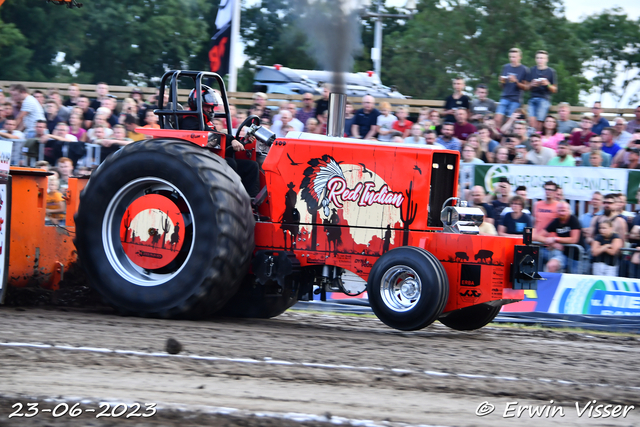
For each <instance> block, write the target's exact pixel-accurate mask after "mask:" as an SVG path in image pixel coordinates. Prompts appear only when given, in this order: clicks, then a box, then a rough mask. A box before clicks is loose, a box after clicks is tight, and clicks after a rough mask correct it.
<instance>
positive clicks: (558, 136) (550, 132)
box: [542, 116, 564, 151]
mask: <svg viewBox="0 0 640 427" xmlns="http://www.w3.org/2000/svg"><path fill="white" fill-rule="evenodd" d="M560 141H564V134H562V133H560V132H558V121H557V120H556V118H555V117H553V116H547V117H546V118H545V119H544V124H543V126H542V146H543V147H549V148H551V149H553V151H558V143H559V142H560Z"/></svg>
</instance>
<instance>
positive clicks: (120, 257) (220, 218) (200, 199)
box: [75, 140, 255, 317]
mask: <svg viewBox="0 0 640 427" xmlns="http://www.w3.org/2000/svg"><path fill="white" fill-rule="evenodd" d="M254 224H255V222H254V219H253V214H252V211H251V206H250V199H249V196H248V195H247V193H246V191H245V190H244V188H243V186H242V183H241V181H240V177H238V176H237V175H236V173H235V172H234V171H233V170H232V169H231V168H230V167H229V166H228V165H227V163H226V162H225V160H224V159H222V158H220V157H218V156H215V155H214V154H212V153H210V152H208V151H206V150H204V149H202V148H199V147H197V146H195V145H193V144H190V143H185V142H181V141H177V140H148V141H144V142H139V143H135V144H131V145H128V146H125V147H124V148H123V149H121V150H119V151H118V152H116V153H115V154H113V155H112V156H110V157H109V158H107V159H106V160H105V161H104V162H103V163H102V164H101V165H100V167H99V168H98V170H97V171H96V172H95V173H94V174H93V175H92V176H91V179H90V180H89V183H88V185H87V186H86V188H85V189H84V191H83V192H82V194H81V197H80V206H79V209H78V213H77V215H76V239H75V244H76V248H77V249H78V257H79V259H80V261H81V263H82V265H83V267H84V268H85V270H86V272H87V275H88V277H89V280H90V283H91V285H92V286H93V287H94V288H95V289H96V290H97V291H98V292H99V293H100V294H101V295H102V296H103V297H104V298H105V299H106V300H107V301H108V302H109V303H110V304H112V305H113V306H115V307H116V308H117V309H119V310H121V311H123V312H126V313H131V314H136V315H146V316H160V317H205V316H208V315H210V314H212V313H214V312H215V311H216V310H218V309H219V308H221V307H222V306H223V305H224V303H225V302H226V301H227V300H228V299H229V298H231V296H233V294H234V293H235V292H236V290H237V289H238V286H239V284H240V281H241V280H242V278H243V277H244V275H245V273H246V271H247V269H248V266H249V261H250V257H251V253H252V251H253V246H254V241H253V229H254Z"/></svg>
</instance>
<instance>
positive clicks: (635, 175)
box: [627, 170, 640, 203]
mask: <svg viewBox="0 0 640 427" xmlns="http://www.w3.org/2000/svg"><path fill="white" fill-rule="evenodd" d="M639 188H640V171H634V170H630V171H629V178H628V179H627V202H629V203H638V198H637V197H636V193H637V192H638V189H639Z"/></svg>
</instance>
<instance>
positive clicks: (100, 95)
mask: <svg viewBox="0 0 640 427" xmlns="http://www.w3.org/2000/svg"><path fill="white" fill-rule="evenodd" d="M108 96H109V85H108V84H106V83H105V82H100V83H98V84H97V85H96V99H94V100H93V101H91V104H90V105H89V106H90V107H91V108H93V110H94V111H97V110H98V108H100V107H102V101H103V100H105V99H106V98H107V97H108Z"/></svg>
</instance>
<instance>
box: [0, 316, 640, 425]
mask: <svg viewBox="0 0 640 427" xmlns="http://www.w3.org/2000/svg"><path fill="white" fill-rule="evenodd" d="M0 325H2V327H1V328H0V396H2V398H0V426H4V425H11V426H12V425H20V426H24V425H27V426H45V425H47V426H87V425H96V426H105V425H149V426H160V425H162V426H165V425H166V426H169V425H180V426H181V427H185V426H191V425H194V426H195V425H212V426H286V427H288V426H314V427H315V426H325V425H330V424H329V423H328V421H329V420H330V421H331V422H332V423H333V424H338V423H340V422H342V424H343V425H345V424H346V425H401V424H402V423H408V424H411V425H415V424H424V425H447V426H451V425H483V426H507V425H509V426H512V425H527V426H532V425H557V424H560V425H576V426H577V425H584V424H588V425H589V424H590V425H624V426H630V425H639V424H640V371H639V370H638V369H637V361H638V360H639V359H640V346H638V344H639V342H638V339H637V337H624V336H604V335H590V334H576V333H566V332H547V331H531V330H522V329H515V328H514V329H508V328H492V327H489V328H485V329H482V330H480V331H476V332H471V333H463V332H456V331H452V330H449V329H448V328H446V327H444V326H443V325H441V324H439V323H437V324H435V325H432V326H431V327H429V328H427V329H425V330H422V331H418V332H413V333H403V332H398V331H395V330H392V329H389V328H387V327H386V326H384V325H383V324H381V323H380V322H379V321H378V320H377V319H373V318H362V317H352V316H337V315H336V316H334V315H321V314H309V313H303V312H292V311H289V312H287V313H285V314H284V315H282V316H280V317H278V318H276V319H272V320H264V321H263V320H236V319H218V320H216V321H203V322H188V321H166V320H158V319H140V318H132V317H120V316H117V315H114V314H112V313H111V312H110V311H109V310H93V311H87V310H84V311H79V310H69V311H62V310H61V309H51V310H46V309H38V308H25V309H21V308H20V309H16V308H13V307H2V306H0ZM170 337H173V338H175V339H177V340H178V341H180V342H181V343H182V345H183V348H184V349H183V351H182V352H181V353H180V354H178V355H177V356H170V355H168V354H167V353H165V352H164V348H165V342H166V340H167V338H170ZM9 343H13V344H9ZM34 344H44V345H43V346H40V347H34V346H33V345H34ZM81 347H84V348H81ZM113 350H119V351H118V352H114V351H113ZM47 399H49V400H47ZM83 399H85V400H83ZM551 399H553V401H554V402H553V404H552V405H550V403H549V401H550V400H551ZM594 399H596V400H597V401H598V403H612V404H620V405H633V406H634V408H633V409H630V410H629V412H628V414H627V416H626V417H624V418H623V417H620V418H606V419H602V418H589V417H588V411H586V412H585V414H584V415H583V416H582V417H581V418H578V416H577V414H576V407H575V405H576V402H578V404H579V405H580V407H581V408H582V407H583V406H584V405H585V404H586V403H587V402H588V401H589V400H594ZM81 400H82V403H81V405H80V406H79V408H82V409H83V411H85V410H86V409H99V403H100V402H101V401H110V402H124V403H129V404H132V403H134V402H140V403H143V404H144V403H150V402H154V403H157V404H158V405H157V407H158V413H157V414H155V415H153V416H152V417H149V418H142V417H138V418H135V417H134V418H129V419H126V418H125V416H121V417H120V418H112V417H103V418H99V419H96V418H95V414H94V413H86V412H85V413H84V414H83V415H82V416H80V417H78V418H72V417H70V416H69V415H63V416H61V417H58V418H54V417H53V416H52V415H51V414H50V413H42V412H40V413H39V414H38V415H36V416H34V417H33V418H24V417H21V418H18V417H13V418H11V419H9V418H8V416H9V414H11V413H12V412H13V411H15V410H16V408H17V407H16V408H12V407H11V406H12V405H13V404H15V403H17V402H20V403H23V404H25V406H24V409H23V413H24V412H26V411H27V406H26V403H27V402H32V403H37V404H38V409H47V408H49V409H51V408H54V407H55V406H56V405H59V404H60V405H64V404H68V405H69V407H72V406H73V404H75V403H77V402H80V401H81ZM485 401H487V402H489V403H491V404H493V405H494V406H495V412H493V413H491V414H489V415H487V416H484V417H479V416H477V415H476V409H477V408H478V406H479V405H481V403H482V402H485ZM515 401H518V402H519V405H530V406H533V407H536V408H538V410H543V409H544V407H542V406H541V405H545V404H546V405H548V406H553V407H562V411H563V413H564V417H561V412H559V410H557V411H556V413H555V417H549V418H544V417H543V418H539V417H534V418H531V417H530V416H529V413H528V412H526V411H525V413H523V414H522V416H521V417H520V418H517V417H516V418H503V413H504V411H505V405H506V403H507V402H515ZM113 406H115V405H112V407H111V408H113ZM61 408H63V406H60V407H59V409H61ZM224 408H227V409H224ZM143 409H144V405H143ZM140 412H141V413H142V412H144V411H140ZM127 413H129V412H127ZM291 413H296V414H298V415H295V416H293V415H291ZM544 414H546V412H544V413H543V416H544ZM125 415H126V414H125ZM362 420H371V421H370V422H369V423H364V422H363V421H362Z"/></svg>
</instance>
